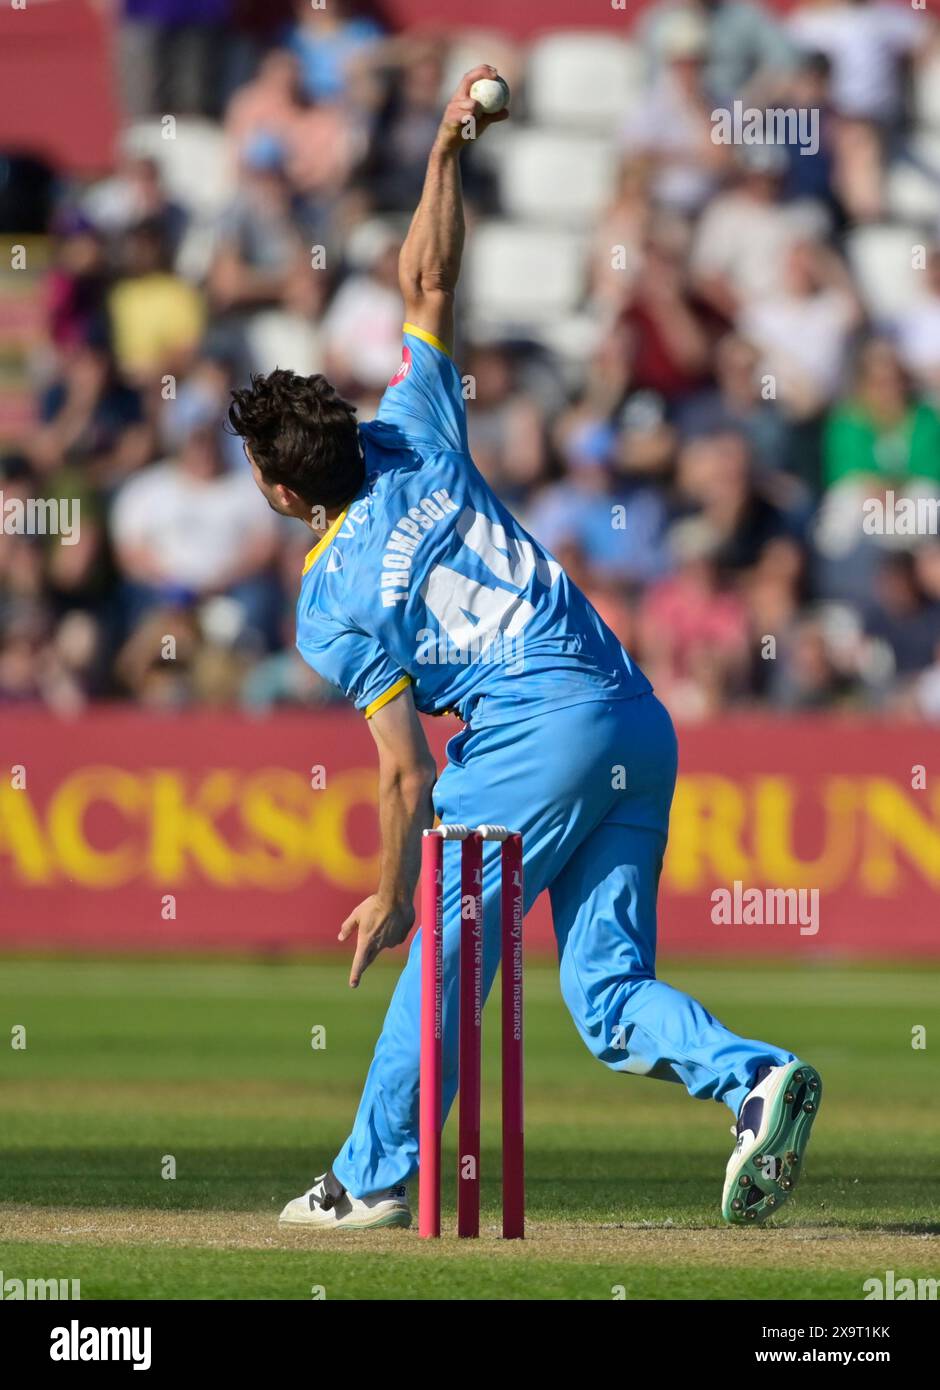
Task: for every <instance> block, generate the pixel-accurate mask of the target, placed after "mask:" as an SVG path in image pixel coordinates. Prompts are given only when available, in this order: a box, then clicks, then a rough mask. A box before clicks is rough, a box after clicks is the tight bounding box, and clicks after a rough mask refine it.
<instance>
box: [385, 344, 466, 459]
mask: <svg viewBox="0 0 940 1390" xmlns="http://www.w3.org/2000/svg"><path fill="white" fill-rule="evenodd" d="M375 418H376V420H379V421H381V422H382V423H383V424H387V425H393V426H395V428H396V429H397V430H399V431H400V432H401V434H402V435H403V436H404V438H405V440H406V441H408V442H411V443H414V444H416V445H421V444H423V445H425V446H430V447H431V448H434V449H446V450H449V451H455V452H457V453H462V454H463V453H467V452H468V450H469V446H468V443H467V410H466V405H465V403H464V398H463V389H462V382H461V380H460V376H459V374H458V372H457V368H456V367H455V366H454V362H453V358H452V357H451V355H450V353H449V352H448V351H447V350H446V348H445V347H444V344H443V343H441V342H440V341H439V340H438V339H437V338H435V337H433V336H432V334H430V333H426V332H425V331H424V329H423V328H416V327H415V326H414V324H410V323H406V324H405V327H404V344H403V346H402V357H401V366H400V367H399V368H398V371H397V372H396V373H395V375H394V376H393V377H392V379H391V381H390V382H389V383H388V386H387V387H386V388H385V395H384V396H383V397H382V400H381V403H380V405H379V409H378V414H377V415H376V417H375Z"/></svg>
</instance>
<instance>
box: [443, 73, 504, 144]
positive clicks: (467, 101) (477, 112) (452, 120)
mask: <svg viewBox="0 0 940 1390" xmlns="http://www.w3.org/2000/svg"><path fill="white" fill-rule="evenodd" d="M498 76H499V73H498V72H497V70H496V68H494V67H491V66H490V65H489V63H481V64H480V66H479V67H477V68H471V69H470V71H469V72H465V73H464V75H463V77H462V78H461V79H460V82H459V83H458V84H457V90H456V91H455V92H454V95H453V96H452V97H451V99H450V101H449V102H448V103H447V106H446V108H445V111H444V115H443V117H442V119H441V124H440V129H439V130H438V133H437V144H438V146H439V147H441V148H443V149H450V150H460V149H462V148H463V146H464V144H465V136H464V129H465V127H466V122H467V121H468V120H469V119H470V118H471V117H472V118H473V120H474V122H475V124H474V132H475V134H476V135H482V134H483V132H484V130H486V128H487V126H491V125H495V124H496V122H498V121H508V120H509V111H508V110H507V109H505V108H504V109H503V110H502V111H497V112H496V114H495V115H493V116H488V115H487V114H486V112H485V111H484V110H483V107H482V106H481V105H480V104H479V102H476V101H474V100H473V97H472V96H471V95H470V88H471V87H472V86H473V84H474V82H476V81H477V79H478V78H485V77H489V78H496V77H498Z"/></svg>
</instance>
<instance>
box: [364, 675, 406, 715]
mask: <svg viewBox="0 0 940 1390" xmlns="http://www.w3.org/2000/svg"><path fill="white" fill-rule="evenodd" d="M410 684H411V677H410V676H399V678H398V680H397V681H396V682H395V684H394V685H390V686H389V687H388V689H387V690H385V691H383V692H382V694H381V695H380V696H379V697H378V699H376V700H373V701H372V703H371V704H370V705H366V707H365V710H364V711H363V712H364V714H365V716H366V718H367V719H371V718H372V716H373V714H375V713H376V712H377V711H378V710H380V709H381V708H382V706H383V705H387V704H388V702H389V700H394V698H395V696H396V695H400V694H401V692H402V691H403V690H404V689H405V687H406V686H409V685H410Z"/></svg>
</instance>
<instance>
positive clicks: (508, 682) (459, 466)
mask: <svg viewBox="0 0 940 1390" xmlns="http://www.w3.org/2000/svg"><path fill="white" fill-rule="evenodd" d="M360 437H361V440H362V444H363V450H364V453H365V462H366V480H365V483H364V485H363V487H362V488H361V489H360V492H359V494H358V495H357V497H356V498H355V499H354V500H353V501H352V503H351V504H350V506H349V507H348V508H347V509H346V511H345V512H344V514H343V515H342V517H341V518H339V519H338V521H337V522H336V523H334V526H333V527H332V528H331V530H330V532H329V533H328V534H327V536H326V537H324V539H323V540H322V541H321V542H320V543H319V544H318V545H317V546H316V547H314V550H313V551H311V553H310V556H308V562H307V566H306V568H305V574H304V581H303V585H302V588H301V596H300V600H299V603H298V646H299V647H300V649H301V651H302V653H303V654H304V656H305V657H306V658H307V659H308V660H309V661H310V664H311V665H312V666H314V667H315V668H316V669H317V670H318V671H320V672H321V674H323V675H324V676H326V677H327V678H328V679H330V680H332V681H333V682H334V683H335V684H337V685H339V686H340V687H341V688H342V689H343V690H344V691H345V692H346V693H347V694H348V695H350V696H351V697H352V698H353V700H354V701H355V703H356V705H357V706H358V707H360V708H362V709H365V710H366V712H367V713H371V712H373V711H374V709H376V708H378V707H379V706H380V705H381V704H382V703H384V702H385V700H387V699H389V698H391V697H392V695H393V694H395V693H397V692H398V691H399V690H400V689H401V688H402V687H403V685H404V684H406V683H408V682H410V683H411V684H412V685H413V687H414V697H415V703H416V705H417V707H418V708H419V709H420V710H422V711H425V712H428V713H439V712H440V711H442V710H445V709H455V710H456V711H457V712H458V713H459V714H460V715H461V717H462V718H464V719H469V718H470V716H471V713H472V714H473V721H474V723H475V724H477V725H479V724H483V723H492V722H502V721H503V720H506V719H512V718H515V719H518V718H520V717H522V718H524V717H527V716H528V715H531V714H536V713H540V712H542V711H543V710H546V709H551V708H556V707H560V706H562V705H567V704H574V703H578V702H581V701H584V700H594V699H608V700H609V699H623V698H629V697H631V696H633V695H638V694H640V693H642V692H643V691H646V690H649V689H650V685H649V682H648V681H647V680H646V678H645V676H644V675H643V673H642V672H641V671H640V670H639V669H638V668H637V667H636V666H634V665H633V663H632V662H631V661H630V658H629V657H628V655H627V653H626V652H625V651H624V649H623V647H622V646H621V644H620V643H619V642H618V640H617V639H616V637H615V636H614V635H613V633H612V632H611V631H610V630H609V628H607V627H606V626H605V624H604V623H603V622H602V621H601V619H600V617H599V616H598V614H597V613H596V611H595V610H594V608H593V607H592V605H591V604H590V603H589V602H588V600H587V598H586V597H585V596H584V594H582V593H581V591H580V590H579V589H578V588H577V586H576V585H574V584H573V583H572V582H571V581H570V580H569V579H568V577H567V575H566V574H565V573H564V571H563V570H562V569H561V566H560V565H559V564H558V563H557V561H555V560H554V559H553V558H552V557H551V556H550V555H549V554H548V553H547V552H546V551H545V550H544V549H543V548H542V547H541V546H539V545H538V544H537V542H536V541H534V540H533V539H532V537H530V536H529V535H528V534H527V533H526V531H525V530H524V529H523V528H522V527H521V526H520V525H519V523H518V522H517V521H516V520H515V518H514V517H513V516H512V515H511V514H510V512H509V511H508V510H507V509H506V508H505V507H504V506H503V505H502V503H501V502H500V501H499V500H498V498H497V497H496V496H495V494H494V493H493V492H492V490H491V489H490V487H489V486H488V484H487V483H486V481H485V479H484V478H483V477H482V476H481V474H480V473H479V472H478V470H477V469H476V467H475V466H474V464H473V462H472V460H471V458H470V456H469V451H468V448H467V441H466V426H465V418H464V411H463V400H462V396H461V384H460V380H459V377H458V376H457V373H456V370H455V368H454V366H453V363H452V362H451V361H450V358H449V357H448V356H446V354H444V353H443V352H442V351H441V350H440V349H439V347H437V346H435V344H434V343H433V341H432V342H426V341H424V338H423V337H422V336H419V335H418V334H417V333H416V332H413V331H412V332H408V331H407V329H406V341H405V348H404V357H403V363H402V367H401V368H399V371H398V372H397V373H396V375H395V377H393V378H392V382H391V383H390V384H389V388H388V390H387V391H386V393H385V396H384V397H383V400H382V404H381V407H380V410H379V413H378V415H377V417H376V419H375V420H374V421H373V422H372V423H371V424H367V425H363V426H361V427H360Z"/></svg>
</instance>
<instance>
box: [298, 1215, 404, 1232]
mask: <svg viewBox="0 0 940 1390" xmlns="http://www.w3.org/2000/svg"><path fill="white" fill-rule="evenodd" d="M277 1224H278V1225H279V1226H303V1227H304V1229H305V1230H311V1229H312V1230H317V1231H378V1230H380V1229H381V1228H382V1227H389V1226H401V1228H402V1229H403V1230H407V1228H408V1227H409V1226H410V1225H411V1212H410V1211H389V1212H386V1213H385V1215H384V1216H377V1217H374V1218H373V1219H372V1220H369V1221H334V1222H328V1221H304V1220H302V1219H297V1220H294V1219H292V1218H291V1217H283V1216H279V1217H278V1221H277Z"/></svg>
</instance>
